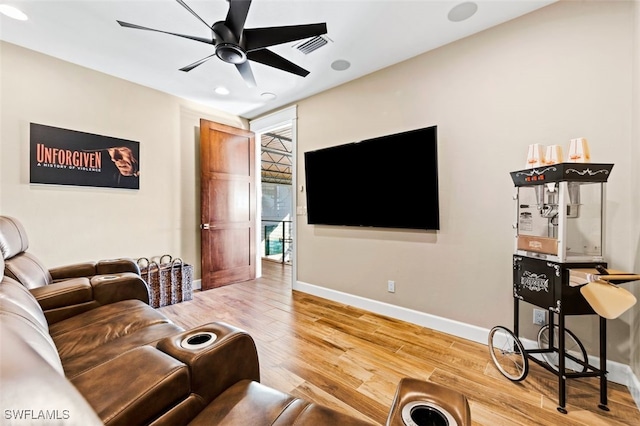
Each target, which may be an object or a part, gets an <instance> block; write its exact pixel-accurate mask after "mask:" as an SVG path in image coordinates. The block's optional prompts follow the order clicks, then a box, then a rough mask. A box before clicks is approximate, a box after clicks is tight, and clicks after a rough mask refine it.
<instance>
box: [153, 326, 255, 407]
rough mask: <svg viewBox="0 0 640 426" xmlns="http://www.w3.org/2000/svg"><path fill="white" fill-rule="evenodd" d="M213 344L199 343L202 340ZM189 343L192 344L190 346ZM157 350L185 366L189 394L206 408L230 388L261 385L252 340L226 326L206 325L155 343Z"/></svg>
mask: <svg viewBox="0 0 640 426" xmlns="http://www.w3.org/2000/svg"><path fill="white" fill-rule="evenodd" d="M209 333H211V334H213V335H214V336H215V338H214V339H215V340H214V339H211V340H212V341H209V342H204V343H200V342H201V340H204V338H202V336H210V334H209ZM188 342H191V343H192V344H191V345H190V344H189V343H188ZM157 348H158V349H159V350H161V351H163V352H165V353H167V354H168V355H171V356H172V357H174V358H176V359H178V360H180V361H181V362H183V363H185V364H186V365H187V366H188V367H189V370H190V372H191V391H192V392H193V393H195V394H197V395H199V396H200V397H201V398H202V399H203V400H204V403H205V404H208V403H209V402H210V401H212V400H213V399H214V398H216V397H217V396H219V395H220V394H222V392H224V391H225V390H226V389H228V388H229V387H231V386H232V385H233V384H235V383H237V382H239V381H241V380H244V379H249V380H253V381H256V382H259V381H260V367H259V364H258V352H257V350H256V345H255V342H254V341H253V338H252V337H251V336H250V335H249V334H247V333H246V332H245V331H242V330H240V329H239V328H236V327H233V326H230V325H228V324H225V323H219V322H216V323H210V324H205V325H202V326H200V327H197V328H195V329H192V330H189V331H185V332H183V333H180V334H177V335H175V336H171V337H167V338H165V339H162V340H160V341H159V342H158V344H157Z"/></svg>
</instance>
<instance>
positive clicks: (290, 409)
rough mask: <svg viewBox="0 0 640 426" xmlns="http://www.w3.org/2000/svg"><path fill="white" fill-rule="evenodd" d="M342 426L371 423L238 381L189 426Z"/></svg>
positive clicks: (250, 383)
mask: <svg viewBox="0 0 640 426" xmlns="http://www.w3.org/2000/svg"><path fill="white" fill-rule="evenodd" d="M293 424H295V425H314V426H317V425H340V426H371V423H368V422H365V421H363V420H360V419H357V418H355V417H351V416H349V415H347V414H343V413H340V412H337V411H335V410H332V409H329V408H326V407H322V406H319V405H317V404H313V403H310V402H308V401H305V400H303V399H300V398H296V397H294V396H291V395H288V394H286V393H283V392H280V391H278V390H275V389H272V388H269V387H267V386H264V385H262V384H260V383H257V382H253V381H250V380H243V381H240V382H237V383H236V384H235V385H233V386H232V387H230V388H229V389H227V390H226V391H225V392H224V393H223V394H222V395H220V396H219V397H218V398H216V399H215V400H213V402H211V403H210V404H209V405H208V406H207V407H206V408H205V409H204V410H202V411H201V412H200V414H198V416H197V417H196V418H195V419H193V420H192V421H191V422H190V423H189V426H205V425H217V426H224V425H252V426H285V425H293Z"/></svg>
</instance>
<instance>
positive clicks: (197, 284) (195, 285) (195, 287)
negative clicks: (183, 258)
mask: <svg viewBox="0 0 640 426" xmlns="http://www.w3.org/2000/svg"><path fill="white" fill-rule="evenodd" d="M191 288H192V289H193V290H200V289H201V288H202V280H193V282H192V283H191Z"/></svg>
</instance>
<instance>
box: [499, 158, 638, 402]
mask: <svg viewBox="0 0 640 426" xmlns="http://www.w3.org/2000/svg"><path fill="white" fill-rule="evenodd" d="M612 168H613V164H594V163H558V164H551V165H542V166H538V167H534V168H530V169H524V170H518V171H514V172H511V178H512V180H513V183H514V185H515V195H514V200H515V203H516V208H515V214H516V217H515V223H514V225H513V226H514V229H515V241H514V255H513V297H514V327H513V332H512V331H511V330H509V329H508V328H506V327H503V326H496V327H494V328H493V329H492V330H491V331H490V333H489V350H490V354H491V357H492V359H493V361H494V363H495V365H496V367H497V368H498V370H499V371H500V372H501V373H502V374H503V375H504V376H506V377H507V378H509V379H510V380H512V381H520V380H523V379H524V378H525V377H526V376H527V374H528V365H529V364H528V363H529V361H532V362H535V363H537V364H538V365H540V366H542V367H543V368H545V369H547V370H548V371H550V372H552V373H554V374H555V375H556V376H557V377H558V411H560V412H562V413H566V412H567V410H566V408H565V405H566V380H567V379H570V378H578V377H599V378H600V404H599V405H598V406H599V407H600V408H601V409H603V410H606V411H608V410H609V408H608V407H607V379H606V374H607V372H606V358H607V352H606V319H607V318H613V317H616V316H618V315H620V314H621V313H622V312H624V311H625V310H626V309H628V308H629V307H631V306H633V304H634V303H635V298H633V295H631V293H629V292H627V291H626V290H624V289H623V288H619V287H617V286H616V284H619V283H622V282H627V281H632V280H637V279H640V276H638V275H632V274H616V275H612V274H611V271H608V270H607V262H606V261H605V257H604V242H605V235H604V230H605V184H606V182H607V180H608V178H609V176H610V174H611V170H612ZM614 278H615V279H614ZM603 280H607V281H603ZM598 283H601V284H598ZM591 285H604V286H612V287H613V288H614V289H615V290H619V292H616V291H615V290H614V293H616V294H614V295H613V297H608V296H607V298H606V299H607V300H600V299H599V296H598V295H596V296H595V298H594V297H592V293H591V292H589V291H585V290H590V289H591V288H590V287H589V286H591ZM596 290H598V291H596V293H599V290H600V288H599V287H598V288H596ZM607 291H608V290H607ZM520 302H526V303H530V304H532V305H535V306H538V307H540V308H543V309H545V310H547V311H548V314H549V321H548V324H546V325H544V326H543V327H542V328H541V329H540V330H539V332H538V336H537V344H538V348H537V349H525V348H524V346H523V344H522V342H521V341H520V339H519V337H518V336H519V324H518V322H519V303H520ZM600 302H602V303H601V304H599V303H600ZM594 308H595V309H597V312H596V310H594ZM590 314H591V315H592V314H598V315H599V316H600V318H599V320H600V322H599V334H600V342H599V343H600V345H599V346H600V354H599V355H600V362H599V366H593V365H590V364H589V359H588V356H587V352H586V350H585V348H584V346H583V345H582V343H581V342H580V340H579V339H578V338H577V336H576V335H575V334H573V333H572V332H571V331H570V330H568V329H566V328H565V316H566V315H590ZM556 321H557V323H556ZM560 354H564V356H560Z"/></svg>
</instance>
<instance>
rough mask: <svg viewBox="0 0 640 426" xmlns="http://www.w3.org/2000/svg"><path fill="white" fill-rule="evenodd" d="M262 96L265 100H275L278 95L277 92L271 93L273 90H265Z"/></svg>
mask: <svg viewBox="0 0 640 426" xmlns="http://www.w3.org/2000/svg"><path fill="white" fill-rule="evenodd" d="M260 97H261V98H262V99H264V100H265V101H273V100H275V99H276V98H277V97H278V96H277V95H276V94H275V93H271V92H263V93H261V94H260Z"/></svg>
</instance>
